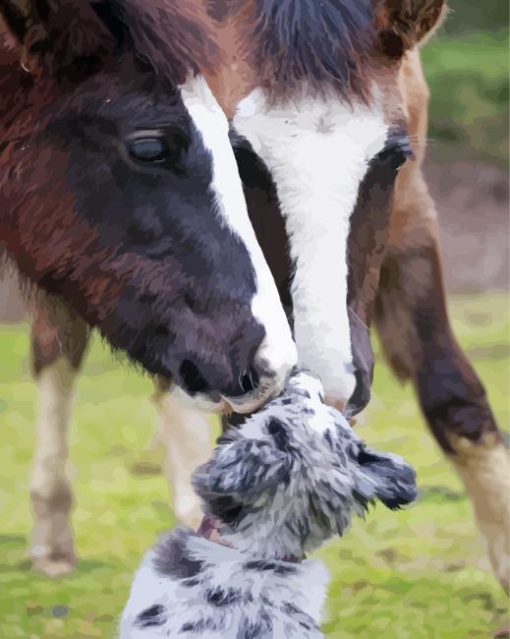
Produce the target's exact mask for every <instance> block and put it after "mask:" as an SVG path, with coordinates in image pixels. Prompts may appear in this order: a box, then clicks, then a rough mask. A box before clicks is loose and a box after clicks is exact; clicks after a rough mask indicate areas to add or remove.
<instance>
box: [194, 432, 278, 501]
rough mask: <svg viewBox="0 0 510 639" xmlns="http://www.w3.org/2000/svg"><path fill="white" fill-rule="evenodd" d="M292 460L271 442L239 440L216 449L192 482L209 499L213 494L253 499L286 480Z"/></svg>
mask: <svg viewBox="0 0 510 639" xmlns="http://www.w3.org/2000/svg"><path fill="white" fill-rule="evenodd" d="M289 463H290V461H289V456H288V455H287V454H286V453H285V452H284V451H282V450H279V449H277V448H276V447H275V446H273V445H272V444H271V443H270V442H268V441H263V440H262V441H259V440H253V439H237V440H234V441H233V442H231V443H228V444H226V445H225V444H224V445H220V446H218V447H217V448H216V450H215V451H214V453H213V457H212V459H211V460H210V461H209V462H207V463H206V464H204V465H203V466H201V467H200V468H198V469H197V471H196V472H195V473H194V475H193V485H194V487H195V490H196V491H197V493H198V494H199V495H200V496H201V497H202V498H204V499H205V500H206V501H207V499H208V497H213V496H233V497H236V498H237V500H238V501H239V502H244V501H250V500H252V499H256V498H257V497H258V496H259V495H260V494H261V493H264V492H266V491H270V490H271V488H272V487H276V486H277V485H278V484H280V483H281V482H282V481H283V482H285V476H286V474H287V475H288V472H289Z"/></svg>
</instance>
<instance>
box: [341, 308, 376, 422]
mask: <svg viewBox="0 0 510 639" xmlns="http://www.w3.org/2000/svg"><path fill="white" fill-rule="evenodd" d="M348 310H349V324H350V328H351V346H352V364H353V369H354V377H355V379H356V386H355V387H354V391H353V393H352V395H351V397H350V398H349V401H348V402H347V407H346V414H347V415H348V416H349V417H351V416H353V415H357V414H358V413H360V412H361V411H362V410H363V409H364V408H365V406H366V405H367V404H368V402H369V401H370V389H371V386H372V379H373V374H374V353H373V351H372V346H371V344H370V333H369V330H368V327H367V326H366V325H365V324H364V323H363V322H362V321H361V320H360V319H359V317H358V316H357V315H356V314H355V313H354V312H353V311H352V310H351V309H350V308H349V309H348Z"/></svg>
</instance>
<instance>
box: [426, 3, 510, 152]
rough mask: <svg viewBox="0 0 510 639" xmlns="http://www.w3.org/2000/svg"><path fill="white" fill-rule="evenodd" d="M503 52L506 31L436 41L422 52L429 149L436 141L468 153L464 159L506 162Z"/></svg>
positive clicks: (505, 59) (506, 43)
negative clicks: (428, 96)
mask: <svg viewBox="0 0 510 639" xmlns="http://www.w3.org/2000/svg"><path fill="white" fill-rule="evenodd" d="M454 20H455V16H453V17H452V22H454ZM503 25H504V23H502V25H501V26H503ZM474 26H475V27H476V25H474ZM478 28H481V27H478ZM508 47H509V38H508V29H505V28H503V29H501V30H499V31H493V32H489V31H484V32H482V31H476V32H471V33H469V32H468V33H464V34H458V35H456V36H455V37H445V36H443V37H440V36H438V37H436V38H434V39H433V40H432V41H431V42H430V43H429V44H428V45H426V46H425V47H424V49H423V52H422V59H423V65H424V69H425V75H426V77H427V81H428V82H429V85H430V89H431V101H430V129H429V138H430V140H431V143H432V144H433V143H434V140H440V141H442V142H447V143H451V144H454V145H461V146H465V147H466V148H469V153H468V157H472V158H473V157H475V158H476V157H477V156H478V157H481V158H484V157H485V158H490V159H493V160H494V159H495V160H498V161H500V162H506V161H507V160H508V117H509V111H508V104H509V101H508V97H509V88H508V87H509V74H508V72H509V65H508V60H509V58H508V51H509V48H508Z"/></svg>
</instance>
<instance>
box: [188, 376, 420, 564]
mask: <svg viewBox="0 0 510 639" xmlns="http://www.w3.org/2000/svg"><path fill="white" fill-rule="evenodd" d="M193 481H194V486H195V490H196V491H197V493H198V494H199V495H200V496H201V498H202V500H203V502H204V506H205V509H206V511H207V512H208V513H209V514H210V515H212V516H214V517H216V518H217V519H219V520H220V522H221V526H220V532H221V534H222V537H223V538H224V539H225V540H226V541H230V542H231V543H232V544H233V545H235V546H236V547H239V548H244V549H246V550H252V551H254V552H257V553H261V554H263V555H264V556H271V557H279V558H284V557H289V556H293V557H298V558H299V557H302V555H303V554H304V552H306V551H309V550H312V549H313V548H316V547H318V546H319V545H320V544H321V543H322V542H324V541H325V540H326V539H328V538H329V537H331V536H332V535H335V534H339V535H341V534H342V533H343V532H344V530H345V529H346V527H347V526H348V525H349V523H350V520H351V518H352V516H353V515H355V514H358V515H361V514H363V513H364V512H365V510H366V509H367V507H368V504H369V503H370V502H372V501H374V500H375V499H379V500H380V501H382V502H383V503H384V504H385V505H386V506H387V507H389V508H399V507H400V506H402V505H404V504H408V503H409V502H411V501H413V500H414V499H415V497H416V483H415V473H414V470H413V469H412V468H411V467H410V466H409V465H408V464H406V463H405V462H404V461H403V460H402V459H400V458H399V457H396V456H394V455H387V454H383V453H378V452H375V451H373V450H370V449H369V448H367V447H366V446H365V445H364V443H363V442H362V441H361V440H360V439H359V438H358V437H357V435H356V434H355V433H354V431H353V430H352V429H351V428H350V427H349V425H348V423H347V422H346V421H345V419H344V418H343V417H342V415H340V413H338V412H337V411H336V410H334V409H332V408H330V407H328V406H326V405H325V404H324V403H323V397H322V389H321V386H320V384H319V383H318V382H317V380H315V379H314V378H312V377H310V376H309V375H307V374H305V373H299V374H298V375H296V376H294V377H293V378H291V380H290V381H289V383H288V384H287V387H286V389H285V391H284V393H283V395H282V396H281V397H280V398H278V399H276V400H275V401H273V402H271V403H270V404H268V405H267V406H266V407H265V408H264V409H263V410H262V411H261V412H259V413H257V414H256V415H254V416H253V417H251V418H250V419H249V420H247V422H246V423H245V424H243V425H242V426H241V427H240V428H239V429H237V430H236V429H232V430H231V431H230V432H229V433H227V434H226V435H224V436H223V437H221V438H220V440H219V441H218V446H217V448H216V449H215V451H214V453H213V456H212V458H211V460H210V461H209V462H207V463H206V464H204V465H203V466H201V467H200V468H199V469H198V470H197V471H196V473H195V475H194V480H193Z"/></svg>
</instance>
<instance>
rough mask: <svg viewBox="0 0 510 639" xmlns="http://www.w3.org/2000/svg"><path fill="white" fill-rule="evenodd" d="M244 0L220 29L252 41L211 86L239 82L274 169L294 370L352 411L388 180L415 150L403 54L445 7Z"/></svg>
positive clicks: (362, 388) (363, 367)
mask: <svg viewBox="0 0 510 639" xmlns="http://www.w3.org/2000/svg"><path fill="white" fill-rule="evenodd" d="M213 4H214V2H213ZM232 4H235V3H232ZM248 4H250V5H251V10H250V11H248V10H247V9H246V3H244V5H245V6H243V10H242V11H239V12H236V10H235V8H234V9H233V10H232V13H231V14H230V16H228V17H227V18H225V19H224V22H225V25H226V26H224V30H225V31H224V32H225V33H228V32H229V29H230V30H232V29H233V27H232V26H231V25H236V21H237V22H238V24H237V31H238V32H243V31H244V33H245V34H246V37H245V39H244V41H243V42H245V43H246V44H244V45H239V46H238V47H237V49H236V46H231V47H230V51H231V55H232V58H231V60H232V64H231V65H230V67H229V68H227V69H226V70H225V69H224V70H223V74H222V75H221V77H220V78H219V79H218V80H217V82H216V84H215V81H214V79H213V80H212V85H213V86H214V87H215V90H217V87H219V89H220V92H221V87H222V86H231V85H233V84H234V82H233V80H232V77H230V81H227V80H226V79H225V77H227V79H228V77H229V73H230V74H232V73H233V74H235V73H237V74H238V75H239V78H240V81H241V80H242V82H244V86H245V91H244V95H243V96H242V98H241V99H239V100H237V102H236V104H235V108H233V109H232V112H233V126H234V128H235V131H236V133H237V134H238V135H239V136H240V137H241V138H242V139H244V140H245V143H246V144H248V145H249V146H250V148H251V151H252V152H253V153H254V154H255V155H256V156H258V158H260V160H261V161H262V163H263V164H264V165H265V168H266V169H267V171H268V173H269V174H270V176H271V179H272V182H273V183H274V187H275V193H276V197H277V200H278V204H279V208H280V211H281V214H282V217H283V219H284V221H285V230H286V235H287V241H288V247H289V253H290V261H291V263H292V270H293V277H292V283H291V285H290V289H291V298H292V305H293V326H294V335H295V339H296V343H297V347H298V357H299V362H300V364H301V365H303V366H305V367H307V368H308V369H309V370H311V371H313V372H314V373H315V374H317V375H319V376H320V378H321V380H322V382H323V384H324V387H325V389H326V393H327V395H328V398H329V400H330V401H331V402H332V403H334V404H335V405H336V406H342V405H343V406H345V404H346V402H349V411H350V412H351V413H355V412H357V411H358V410H360V409H361V408H362V407H363V406H364V405H365V404H366V402H367V401H368V397H369V389H370V383H371V370H372V361H371V354H370V345H369V339H368V329H367V324H368V322H369V318H370V310H371V306H372V303H373V301H374V297H375V292H376V289H377V282H378V277H379V267H380V264H381V261H382V257H383V254H384V247H385V244H386V240H387V233H388V228H389V217H390V208H391V195H392V191H393V185H394V183H395V180H396V177H397V172H398V169H399V168H400V166H401V165H402V164H403V163H404V162H405V160H406V158H407V157H409V156H410V155H411V154H412V152H411V147H410V144H409V140H408V137H407V133H406V110H405V104H403V100H402V96H401V93H400V90H399V82H398V74H399V65H400V60H401V59H402V56H403V55H404V54H405V51H406V50H407V49H408V48H409V46H411V45H414V44H415V43H416V42H417V41H418V40H419V39H420V38H422V37H423V35H424V32H425V31H426V30H428V28H429V26H430V27H431V26H432V25H433V24H434V23H435V21H436V20H437V19H438V16H439V13H440V11H439V10H440V9H441V7H442V5H443V2H442V0H435V1H434V0H422V1H419V0H401V1H400V2H397V1H396V0H395V1H393V0H381V1H378V2H375V0H356V1H354V0H325V1H324V2H315V0H253V1H252V2H251V3H248ZM229 25H230V26H229ZM250 28H251V31H250ZM233 31H234V32H235V31H236V29H233ZM390 32H391V33H392V34H393V36H392V37H390V35H389V34H390ZM250 33H251V35H250ZM398 41H400V43H401V46H400V49H398V47H397V42H398ZM243 46H244V49H243V48H242V47H243ZM240 47H241V48H240ZM246 60H248V61H249V63H248V64H246ZM240 61H244V62H242V63H241V62H240ZM229 69H230V71H229ZM232 69H234V71H232ZM235 69H238V70H237V71H235ZM226 101H228V99H225V98H224V99H223V100H222V103H224V102H226ZM227 107H228V105H227ZM248 173H249V171H248ZM271 232H272V231H269V233H271ZM261 242H262V244H263V245H264V238H261ZM266 257H268V261H269V262H270V263H271V256H268V255H267V251H266ZM349 307H350V309H351V310H350V311H349V310H348V309H349Z"/></svg>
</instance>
